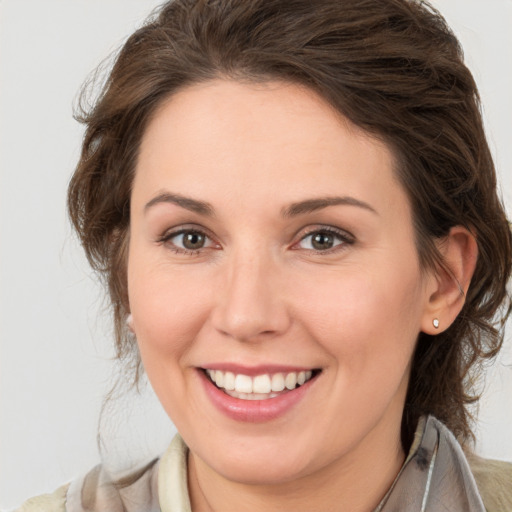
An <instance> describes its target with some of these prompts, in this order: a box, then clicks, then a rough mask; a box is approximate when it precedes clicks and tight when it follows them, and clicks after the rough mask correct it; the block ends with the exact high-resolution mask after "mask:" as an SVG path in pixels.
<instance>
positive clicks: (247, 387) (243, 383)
mask: <svg viewBox="0 0 512 512" xmlns="http://www.w3.org/2000/svg"><path fill="white" fill-rule="evenodd" d="M235 391H237V392H238V393H252V379H251V377H249V376H247V375H242V374H240V373H239V374H238V375H237V376H236V377H235Z"/></svg>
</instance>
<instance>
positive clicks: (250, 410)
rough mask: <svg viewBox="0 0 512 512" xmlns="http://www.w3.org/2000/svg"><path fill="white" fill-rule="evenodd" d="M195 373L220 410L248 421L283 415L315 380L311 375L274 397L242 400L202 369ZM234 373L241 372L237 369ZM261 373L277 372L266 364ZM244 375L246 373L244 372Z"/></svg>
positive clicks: (232, 416)
mask: <svg viewBox="0 0 512 512" xmlns="http://www.w3.org/2000/svg"><path fill="white" fill-rule="evenodd" d="M209 368H210V367H209ZM218 369H220V368H218ZM246 370H247V369H246ZM226 371H231V370H226ZM259 371H260V370H259ZM278 371H283V370H278ZM285 371H289V370H285ZM291 371H296V370H291ZM197 373H198V375H199V378H200V379H201V381H202V383H203V386H204V389H205V392H206V395H207V396H208V398H209V399H210V400H211V402H212V403H213V405H214V406H215V407H216V408H217V409H218V410H219V411H220V412H222V413H223V414H225V415H226V416H228V417H229V418H232V419H234V420H236V421H242V422H248V423H263V422H265V421H270V420H273V419H276V418H278V417H280V416H283V415H285V414H286V413H287V412H288V411H289V410H290V409H292V408H293V407H295V406H296V405H297V404H298V403H299V402H300V401H301V400H302V399H303V398H304V397H305V395H306V394H307V393H308V391H309V389H310V388H311V386H312V385H313V384H314V382H315V381H316V377H313V378H312V379H311V380H309V381H308V382H306V383H305V384H303V385H302V386H300V387H298V388H295V389H294V390H292V391H288V392H286V393H283V394H282V395H279V396H277V397H275V398H269V399H267V400H242V399H240V398H234V397H232V396H229V395H228V394H226V393H224V391H222V390H221V389H219V388H218V387H217V386H215V385H214V384H213V383H212V382H211V381H210V379H209V378H208V377H207V376H206V374H205V373H204V371H203V370H200V369H198V372H197ZM235 373H243V372H242V371H239V372H235ZM263 373H277V372H270V371H269V367H268V366H266V367H265V371H264V372H263ZM245 375H248V374H247V373H245ZM255 375H261V373H255Z"/></svg>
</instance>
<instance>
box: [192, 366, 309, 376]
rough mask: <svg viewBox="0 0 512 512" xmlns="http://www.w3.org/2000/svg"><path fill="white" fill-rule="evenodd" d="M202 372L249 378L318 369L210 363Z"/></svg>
mask: <svg viewBox="0 0 512 512" xmlns="http://www.w3.org/2000/svg"><path fill="white" fill-rule="evenodd" d="M201 368H202V369H203V370H220V371H222V372H232V373H234V374H236V375H238V374H242V375H247V376H249V377H255V376H257V375H264V374H274V373H291V372H301V371H308V370H309V371H313V370H316V369H318V368H315V367H312V366H291V365H281V364H261V365H256V366H244V365H240V364H235V363H211V364H206V365H204V366H201Z"/></svg>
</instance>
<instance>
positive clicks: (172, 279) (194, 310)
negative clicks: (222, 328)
mask: <svg viewBox="0 0 512 512" xmlns="http://www.w3.org/2000/svg"><path fill="white" fill-rule="evenodd" d="M162 266H165V264H163V265H162V264H161V263H156V264H151V263H148V261H147V259H143V258H137V255H136V254H134V255H133V257H131V259H130V264H129V265H128V294H129V301H130V309H131V312H132V315H133V318H134V329H135V332H136V336H137V341H138V343H139V348H140V352H141V355H142V358H143V360H144V364H145V366H146V365H150V364H151V361H149V358H170V359H173V358H174V359H177V358H178V357H181V356H183V354H185V353H186V351H187V350H188V348H189V344H190V342H191V340H193V339H194V338H195V337H196V335H197V333H198V331H199V330H200V329H201V327H202V325H203V323H204V321H205V318H206V317H207V306H206V303H207V302H208V297H207V289H206V287H204V286H203V287H201V286H198V283H200V282H201V280H200V279H199V280H198V283H196V282H194V283H191V282H190V280H187V279H186V275H185V276H183V275H182V274H181V273H179V272H170V271H169V269H165V268H162Z"/></svg>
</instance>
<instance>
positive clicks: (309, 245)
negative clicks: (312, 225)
mask: <svg viewBox="0 0 512 512" xmlns="http://www.w3.org/2000/svg"><path fill="white" fill-rule="evenodd" d="M353 243H354V238H353V237H352V236H351V235H349V234H348V233H346V232H344V231H341V230H340V231H338V230H336V231H334V228H332V229H319V230H317V231H311V232H309V233H308V234H307V235H305V236H304V237H303V238H302V239H301V240H300V241H299V243H298V244H297V248H300V249H307V250H310V251H317V252H327V251H329V250H330V249H336V248H337V247H338V246H339V248H340V249H342V248H343V247H345V246H347V245H351V244H353Z"/></svg>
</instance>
